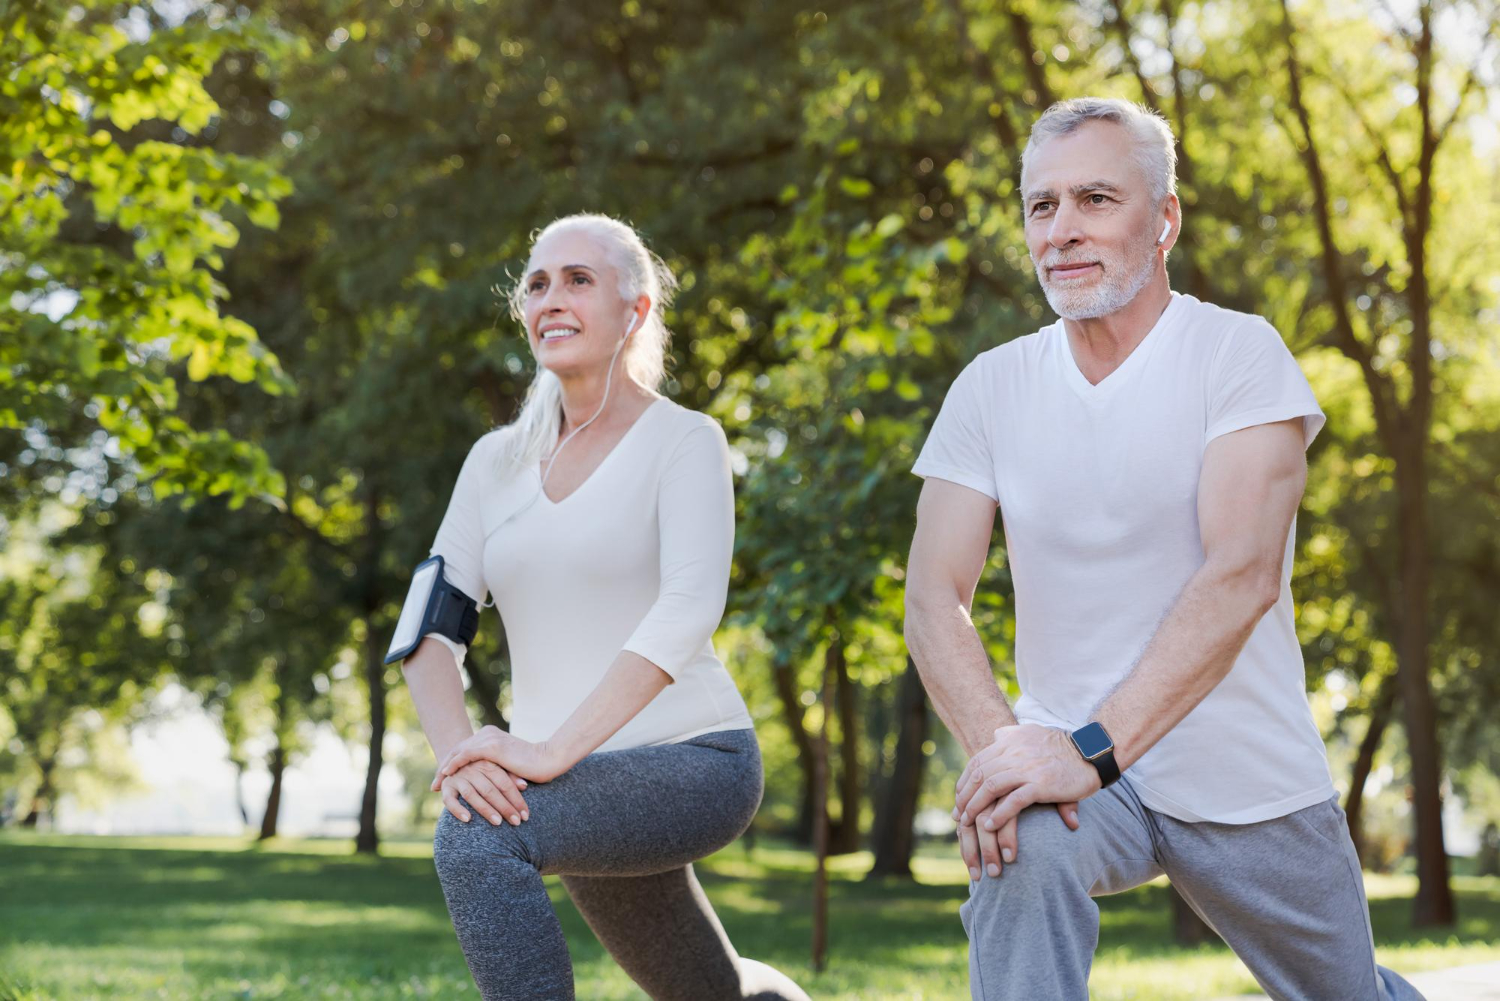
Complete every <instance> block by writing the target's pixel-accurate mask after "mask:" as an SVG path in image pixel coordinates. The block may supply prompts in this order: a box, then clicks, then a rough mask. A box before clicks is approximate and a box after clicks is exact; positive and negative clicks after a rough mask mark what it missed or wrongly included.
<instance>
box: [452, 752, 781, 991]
mask: <svg viewBox="0 0 1500 1001" xmlns="http://www.w3.org/2000/svg"><path fill="white" fill-rule="evenodd" d="M762 781H763V780H762V776H761V764H760V747H759V745H757V744H756V742H755V731H754V730H725V731H721V732H718V733H708V734H704V735H702V736H699V737H693V738H691V739H689V740H685V741H682V742H681V743H676V744H657V745H653V746H651V747H637V748H631V749H629V750H624V751H606V752H603V753H595V754H591V755H589V756H588V757H586V758H584V759H583V760H582V761H580V762H579V763H578V764H576V765H574V766H573V767H572V768H571V769H569V770H568V771H567V772H566V773H564V774H563V775H560V776H558V777H557V778H556V779H554V780H552V781H551V782H548V783H545V784H538V785H531V786H529V787H528V788H527V789H526V790H525V792H524V793H523V795H524V796H525V798H526V806H527V809H528V811H529V813H530V814H531V819H530V820H526V821H523V822H522V823H521V825H520V826H519V827H513V826H511V825H510V824H501V825H499V826H492V825H491V824H490V823H489V822H488V821H486V820H484V819H483V818H482V817H481V816H480V815H479V813H478V812H477V811H476V812H474V813H473V814H472V819H471V820H470V821H469V822H468V823H464V822H462V821H460V820H458V819H457V818H456V817H454V816H453V815H452V814H450V813H448V812H447V811H446V810H445V811H444V812H443V816H442V817H441V818H440V819H439V820H438V825H437V833H436V836H435V838H434V841H433V860H434V861H435V863H436V865H437V871H438V878H439V879H440V880H441V881H442V884H443V896H444V897H446V898H447V900H448V913H449V914H450V915H452V917H453V927H454V929H455V930H456V931H457V932H458V941H459V944H460V945H461V946H462V947H463V951H464V958H465V959H466V960H467V961H468V963H469V972H470V973H471V974H473V976H474V982H475V983H476V984H478V985H479V992H480V994H482V995H483V996H484V998H485V999H486V1001H500V999H518V1001H519V999H525V1001H541V999H554V998H557V999H571V998H572V997H573V966H572V963H571V962H570V961H569V959H568V949H567V945H566V944H565V943H564V941H563V934H562V926H561V925H560V924H559V923H558V920H557V915H556V914H554V913H553V911H552V903H551V901H550V900H548V899H547V891H546V889H545V888H544V887H543V885H542V876H543V875H551V874H554V873H555V874H558V875H561V876H562V881H563V885H564V886H565V887H567V890H568V894H569V896H571V897H572V898H573V903H574V904H575V905H576V906H577V907H578V910H579V911H580V912H582V914H583V917H584V919H585V920H586V921H588V924H589V927H590V928H592V929H593V930H594V934H595V935H597V936H598V937H599V941H600V942H601V943H603V945H604V947H605V948H606V949H608V950H609V952H610V954H611V955H612V956H614V958H615V960H616V961H617V962H618V963H619V964H620V966H621V967H622V968H623V969H624V970H625V972H626V973H628V974H629V975H630V977H631V979H633V980H634V981H635V982H636V983H637V984H639V985H640V986H641V988H642V989H643V990H644V991H645V992H646V993H647V994H649V995H650V996H651V997H652V998H654V999H656V1001H669V999H672V1001H675V999H682V1001H716V999H720V998H726V999H734V1001H740V999H744V998H756V999H764V1001H778V999H800V1001H806V998H807V995H806V994H804V993H803V992H802V991H801V989H799V988H798V987H797V986H796V985H795V984H793V983H792V982H791V981H790V980H789V979H787V978H786V977H785V976H783V975H782V974H780V973H778V972H777V971H775V970H773V969H772V968H771V967H769V966H765V965H764V964H761V963H757V962H755V961H753V960H746V959H741V958H739V956H738V955H736V953H735V951H734V947H733V946H732V945H730V944H729V938H728V936H727V935H725V934H724V928H723V926H722V925H720V924H719V919H718V917H717V915H715V914H714V911H713V908H712V907H711V906H710V905H709V902H708V898H707V897H706V896H704V894H703V889H702V888H701V887H700V886H699V885H698V880H697V877H695V876H694V875H693V866H692V862H693V861H694V860H695V859H700V858H703V857H704V856H705V855H708V854H710V853H712V852H714V851H717V850H718V849H720V848H723V847H724V846H725V845H727V844H729V843H730V842H732V841H733V840H734V839H735V838H737V837H739V836H740V834H741V833H742V832H743V831H744V830H745V828H747V827H749V826H750V820H751V818H752V817H754V816H755V811H756V808H757V807H759V806H760V797H761V790H762ZM465 805H467V804H465ZM470 809H471V810H472V807H471V808H470Z"/></svg>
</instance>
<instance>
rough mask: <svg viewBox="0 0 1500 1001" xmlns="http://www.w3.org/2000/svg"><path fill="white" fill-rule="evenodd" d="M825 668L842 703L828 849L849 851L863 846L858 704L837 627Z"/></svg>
mask: <svg viewBox="0 0 1500 1001" xmlns="http://www.w3.org/2000/svg"><path fill="white" fill-rule="evenodd" d="M825 670H827V671H828V672H829V673H831V674H832V675H833V678H834V681H835V683H836V685H837V698H838V706H839V767H840V775H839V822H838V825H837V826H835V827H834V828H833V829H832V830H831V831H830V832H829V844H828V853H829V854H830V855H847V854H849V853H850V852H857V851H859V848H860V838H859V808H860V795H859V791H860V781H859V707H858V701H857V698H856V695H857V693H856V692H855V690H854V682H853V681H852V680H851V679H850V677H849V662H848V658H847V656H846V655H845V651H844V637H843V636H842V635H841V634H840V633H839V632H838V630H836V629H835V630H834V632H833V634H832V635H831V636H830V637H829V641H828V653H827V657H826V665H825Z"/></svg>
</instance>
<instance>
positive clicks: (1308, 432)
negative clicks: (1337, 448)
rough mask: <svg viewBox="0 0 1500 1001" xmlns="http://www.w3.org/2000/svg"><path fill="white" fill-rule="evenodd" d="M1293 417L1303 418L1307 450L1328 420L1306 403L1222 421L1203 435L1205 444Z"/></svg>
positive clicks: (1303, 441) (1272, 408)
mask: <svg viewBox="0 0 1500 1001" xmlns="http://www.w3.org/2000/svg"><path fill="white" fill-rule="evenodd" d="M1293 417H1301V418H1302V447H1303V448H1304V449H1305V448H1307V447H1308V446H1309V445H1311V444H1312V442H1313V439H1314V438H1316V437H1317V436H1318V432H1319V431H1321V430H1322V429H1323V424H1324V422H1325V421H1326V420H1327V418H1326V417H1324V416H1323V413H1322V411H1321V410H1317V409H1310V408H1309V407H1308V405H1307V404H1305V403H1296V404H1289V405H1287V406H1284V407H1267V408H1266V409H1264V410H1252V411H1250V412H1249V413H1246V414H1236V415H1235V416H1234V417H1233V418H1231V419H1229V420H1226V421H1220V422H1219V423H1218V424H1215V425H1214V426H1213V427H1211V428H1209V429H1208V430H1207V431H1206V432H1204V435H1203V444H1205V445H1207V444H1208V443H1209V442H1211V441H1213V440H1214V439H1215V438H1218V437H1220V436H1221V435H1226V434H1229V433H1231V432H1233V431H1243V430H1245V428H1248V427H1255V426H1256V425H1259V424H1275V423H1276V422H1277V421H1289V420H1291V419H1292V418H1293Z"/></svg>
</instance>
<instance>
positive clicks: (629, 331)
mask: <svg viewBox="0 0 1500 1001" xmlns="http://www.w3.org/2000/svg"><path fill="white" fill-rule="evenodd" d="M640 322H641V314H639V313H635V314H633V315H632V316H631V317H630V326H628V327H626V328H625V335H624V337H621V338H620V339H621V340H624V339H625V337H629V336H630V335H631V334H633V333H635V325H636V324H637V323H640Z"/></svg>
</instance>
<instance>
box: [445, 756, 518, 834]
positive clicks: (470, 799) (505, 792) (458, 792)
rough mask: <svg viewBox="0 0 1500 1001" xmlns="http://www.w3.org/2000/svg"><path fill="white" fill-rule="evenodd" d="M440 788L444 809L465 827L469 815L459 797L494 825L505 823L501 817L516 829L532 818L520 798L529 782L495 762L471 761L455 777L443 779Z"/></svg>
mask: <svg viewBox="0 0 1500 1001" xmlns="http://www.w3.org/2000/svg"><path fill="white" fill-rule="evenodd" d="M441 788H442V793H443V806H444V807H446V808H447V810H448V812H449V813H451V814H453V816H455V817H457V818H458V819H459V820H461V821H463V822H464V823H466V824H467V823H468V822H469V819H470V817H469V811H468V810H466V809H464V804H463V803H460V802H459V801H458V797H459V796H462V797H463V798H464V800H465V801H466V802H467V803H468V805H469V806H472V807H473V808H474V809H476V810H478V811H479V812H480V814H482V815H483V816H484V817H485V818H486V819H487V820H488V821H489V822H490V823H491V824H495V825H499V824H501V823H503V821H502V820H501V817H502V815H503V816H504V817H505V819H506V820H509V821H510V822H511V823H512V824H516V825H519V824H520V823H521V822H522V821H523V820H527V819H529V818H530V816H531V812H530V811H529V810H527V808H526V801H525V800H524V799H522V798H521V790H522V789H525V788H526V780H525V779H519V778H515V777H514V776H512V775H511V774H510V773H509V772H507V771H506V770H505V769H504V768H501V767H500V766H499V765H497V764H495V763H494V762H493V761H471V762H470V763H468V764H467V765H464V766H463V767H462V768H460V769H459V770H458V771H456V772H454V773H453V774H452V775H447V776H444V778H443V782H442V786H441Z"/></svg>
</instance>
